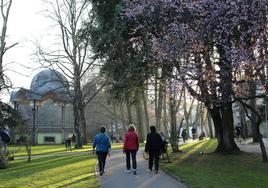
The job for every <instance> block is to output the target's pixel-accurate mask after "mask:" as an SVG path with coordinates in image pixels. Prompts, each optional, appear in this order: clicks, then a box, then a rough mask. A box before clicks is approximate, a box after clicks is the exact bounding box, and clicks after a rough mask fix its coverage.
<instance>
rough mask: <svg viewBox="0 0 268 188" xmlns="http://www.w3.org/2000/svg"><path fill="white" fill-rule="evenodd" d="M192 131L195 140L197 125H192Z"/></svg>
mask: <svg viewBox="0 0 268 188" xmlns="http://www.w3.org/2000/svg"><path fill="white" fill-rule="evenodd" d="M191 132H192V137H193V140H195V137H196V128H195V127H192V129H191Z"/></svg>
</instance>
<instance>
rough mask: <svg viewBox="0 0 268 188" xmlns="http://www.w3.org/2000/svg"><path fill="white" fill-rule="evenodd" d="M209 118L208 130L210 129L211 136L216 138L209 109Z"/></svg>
mask: <svg viewBox="0 0 268 188" xmlns="http://www.w3.org/2000/svg"><path fill="white" fill-rule="evenodd" d="M207 118H208V130H209V138H211V139H212V138H214V136H213V128H212V120H211V115H210V112H209V110H208V111H207Z"/></svg>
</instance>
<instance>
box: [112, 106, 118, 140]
mask: <svg viewBox="0 0 268 188" xmlns="http://www.w3.org/2000/svg"><path fill="white" fill-rule="evenodd" d="M113 113H114V114H115V116H114V125H115V133H116V134H117V135H116V138H118V120H117V111H116V105H115V102H113Z"/></svg>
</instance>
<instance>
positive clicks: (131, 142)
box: [123, 124, 139, 175]
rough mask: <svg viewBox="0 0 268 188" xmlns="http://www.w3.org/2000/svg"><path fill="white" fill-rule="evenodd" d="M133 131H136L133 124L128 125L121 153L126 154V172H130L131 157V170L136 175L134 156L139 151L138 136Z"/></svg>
mask: <svg viewBox="0 0 268 188" xmlns="http://www.w3.org/2000/svg"><path fill="white" fill-rule="evenodd" d="M135 130H136V128H135V126H134V125H133V124H130V125H129V127H128V132H127V133H126V134H125V139H124V148H123V152H124V153H126V164H127V172H130V156H131V159H132V169H133V174H134V175H136V174H137V172H136V169H137V160H136V154H137V151H138V150H139V139H138V135H137V134H136V133H135Z"/></svg>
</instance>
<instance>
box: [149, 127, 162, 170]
mask: <svg viewBox="0 0 268 188" xmlns="http://www.w3.org/2000/svg"><path fill="white" fill-rule="evenodd" d="M150 130H151V132H150V133H149V134H148V135H147V138H146V144H145V152H147V153H149V170H150V171H152V169H153V164H155V167H154V168H155V173H156V174H158V169H159V156H160V154H161V150H162V149H163V147H164V144H163V140H162V138H161V136H160V134H158V133H157V132H156V128H155V126H151V127H150Z"/></svg>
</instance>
